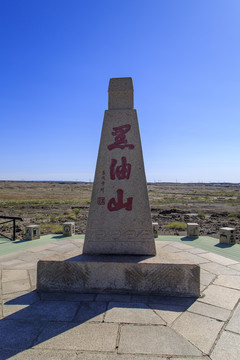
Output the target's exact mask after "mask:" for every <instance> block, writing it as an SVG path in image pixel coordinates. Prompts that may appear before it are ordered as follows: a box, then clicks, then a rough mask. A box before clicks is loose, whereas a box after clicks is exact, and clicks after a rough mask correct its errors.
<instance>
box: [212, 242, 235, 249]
mask: <svg viewBox="0 0 240 360" xmlns="http://www.w3.org/2000/svg"><path fill="white" fill-rule="evenodd" d="M234 245H235V244H222V243H217V244H215V245H214V246H216V247H218V248H220V249H228V248H230V247H232V246H234Z"/></svg>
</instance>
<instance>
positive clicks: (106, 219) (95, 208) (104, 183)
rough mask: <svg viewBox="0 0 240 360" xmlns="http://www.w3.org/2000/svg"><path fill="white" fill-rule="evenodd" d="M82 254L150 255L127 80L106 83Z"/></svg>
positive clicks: (144, 192)
mask: <svg viewBox="0 0 240 360" xmlns="http://www.w3.org/2000/svg"><path fill="white" fill-rule="evenodd" d="M108 96H109V98H108V110H106V111H105V115H104V121H103V128H102V135H101V141H100V146H99V153H98V160H97V166H96V172H95V179H94V184H93V191H92V199H91V204H90V209H89V216H88V222H87V230H86V236H85V241H84V248H83V253H85V254H129V255H155V254H156V249H155V242H154V237H153V230H152V221H151V213H150V207H149V200H148V193H147V184H146V177H145V170H144V163H143V156H142V146H141V140H140V134H139V127H138V119H137V113H136V110H134V109H133V83H132V79H131V78H114V79H110V83H109V89H108Z"/></svg>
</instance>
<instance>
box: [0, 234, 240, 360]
mask: <svg viewBox="0 0 240 360" xmlns="http://www.w3.org/2000/svg"><path fill="white" fill-rule="evenodd" d="M161 239H162V237H161ZM200 240H201V238H200ZM198 241H199V240H198ZM36 242H37V243H36ZM159 243H160V245H161V247H162V248H164V249H166V250H168V251H170V252H174V253H178V254H179V255H181V256H182V257H185V258H186V259H190V260H191V261H192V262H194V263H196V264H199V265H200V266H201V291H202V296H201V297H200V298H199V299H198V300H195V299H192V298H174V297H172V298H171V297H160V296H142V297H141V296H135V295H131V296H130V295H126V294H123V295H116V294H112V295H111V294H107V295H104V294H70V293H65V294H54V293H45V294H41V295H40V296H39V295H38V294H37V293H36V291H35V289H36V264H37V261H38V260H39V259H47V258H50V257H51V259H53V258H54V259H56V260H64V259H69V258H71V257H74V256H76V255H77V254H79V252H80V251H81V250H82V245H83V239H80V238H79V239H77V238H76V236H75V237H73V238H63V239H60V240H59V239H57V238H56V239H55V240H54V238H53V240H52V242H48V243H45V244H43V245H41V239H40V240H35V241H32V242H28V243H27V244H28V246H30V245H31V244H32V247H28V248H26V247H25V248H24V247H23V248H22V250H20V251H15V252H14V253H9V254H6V255H3V256H0V269H1V288H0V291H1V309H0V319H1V320H0V359H1V360H2V359H9V358H11V359H24V360H25V359H44V360H46V359H58V360H59V359H67V360H72V359H84V360H85V359H86V360H88V359H94V360H95V359H96V360H105V359H108V360H117V359H119V360H121V359H122V360H144V359H146V360H154V359H158V358H159V359H165V360H166V359H179V360H180V359H181V360H183V359H196V360H199V359H202V360H203V359H212V360H226V359H228V360H235V359H236V360H238V359H239V358H240V321H239V317H240V304H239V299H240V262H238V261H235V260H232V259H230V258H227V257H223V256H220V255H218V254H215V253H213V252H209V251H206V250H203V249H200V248H196V247H193V246H191V245H186V243H183V242H173V241H164V240H161V241H159ZM12 246H13V245H12ZM235 246H238V245H235ZM223 254H224V250H223Z"/></svg>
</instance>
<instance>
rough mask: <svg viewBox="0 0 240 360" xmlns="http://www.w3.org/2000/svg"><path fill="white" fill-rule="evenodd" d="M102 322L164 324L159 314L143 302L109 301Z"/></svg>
mask: <svg viewBox="0 0 240 360" xmlns="http://www.w3.org/2000/svg"><path fill="white" fill-rule="evenodd" d="M104 322H113V323H126V324H131V323H132V324H134V323H135V324H158V325H165V324H166V323H165V321H163V319H162V318H161V317H160V316H158V315H157V314H156V313H155V312H154V311H153V310H152V309H151V308H149V307H148V306H147V305H145V304H141V303H131V304H129V303H119V302H116V303H114V302H110V303H109V305H108V308H107V312H106V316H105V319H104Z"/></svg>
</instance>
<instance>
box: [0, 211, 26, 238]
mask: <svg viewBox="0 0 240 360" xmlns="http://www.w3.org/2000/svg"><path fill="white" fill-rule="evenodd" d="M0 219H5V220H6V219H8V220H7V221H4V222H1V223H0V226H1V225H3V224H7V223H10V222H13V236H12V238H10V237H8V236H6V235H4V234H1V233H0V235H1V236H3V237H5V238H7V239H9V240H12V241H14V240H16V220H20V221H23V219H22V218H21V217H17V216H0Z"/></svg>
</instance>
